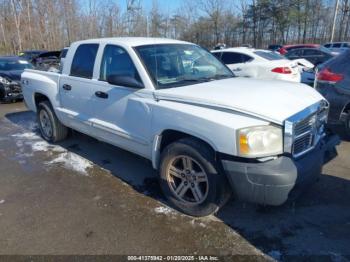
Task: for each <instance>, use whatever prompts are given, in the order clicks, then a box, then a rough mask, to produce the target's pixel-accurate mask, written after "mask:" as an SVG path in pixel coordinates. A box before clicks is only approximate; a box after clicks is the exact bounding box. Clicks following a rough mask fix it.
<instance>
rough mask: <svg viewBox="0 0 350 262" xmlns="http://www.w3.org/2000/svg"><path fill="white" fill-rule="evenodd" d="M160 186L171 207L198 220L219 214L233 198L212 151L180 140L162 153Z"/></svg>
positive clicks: (201, 145) (203, 145)
mask: <svg viewBox="0 0 350 262" xmlns="http://www.w3.org/2000/svg"><path fill="white" fill-rule="evenodd" d="M160 184H161V188H162V190H163V192H164V195H165V196H166V198H167V199H168V200H169V202H170V204H171V205H173V206H174V207H175V208H176V209H178V210H180V211H181V212H183V213H185V214H187V215H191V216H196V217H202V216H207V215H211V214H213V213H215V212H217V211H218V210H219V208H220V207H221V206H223V205H224V204H225V203H226V202H227V200H228V199H229V197H230V195H231V189H230V188H229V187H228V183H227V180H226V177H225V176H224V175H223V174H220V173H219V168H218V167H217V165H216V161H215V158H214V153H213V152H212V150H211V149H210V148H209V146H207V145H206V144H205V143H203V142H201V141H199V140H197V139H193V138H185V139H180V140H178V141H176V142H174V143H172V144H170V145H168V146H167V147H166V148H165V149H164V150H163V152H162V154H161V164H160Z"/></svg>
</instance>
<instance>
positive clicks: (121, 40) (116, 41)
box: [73, 37, 193, 47]
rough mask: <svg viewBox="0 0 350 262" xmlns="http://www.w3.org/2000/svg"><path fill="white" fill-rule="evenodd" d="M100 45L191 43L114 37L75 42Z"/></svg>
mask: <svg viewBox="0 0 350 262" xmlns="http://www.w3.org/2000/svg"><path fill="white" fill-rule="evenodd" d="M89 43H99V44H107V43H108V44H117V45H123V46H130V47H134V46H142V45H153V44H191V45H193V43H189V42H185V41H180V40H174V39H168V38H155V37H112V38H97V39H89V40H82V41H77V42H74V43H73V44H74V45H80V44H89Z"/></svg>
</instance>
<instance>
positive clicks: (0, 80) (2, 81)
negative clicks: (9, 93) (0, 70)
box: [0, 76, 11, 85]
mask: <svg viewBox="0 0 350 262" xmlns="http://www.w3.org/2000/svg"><path fill="white" fill-rule="evenodd" d="M0 83H2V84H4V85H9V84H10V83H11V82H10V81H9V80H7V79H6V78H5V77H2V76H0Z"/></svg>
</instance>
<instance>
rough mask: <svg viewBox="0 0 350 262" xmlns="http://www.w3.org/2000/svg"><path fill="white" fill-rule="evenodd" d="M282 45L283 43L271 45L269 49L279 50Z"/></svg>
mask: <svg viewBox="0 0 350 262" xmlns="http://www.w3.org/2000/svg"><path fill="white" fill-rule="evenodd" d="M281 47H282V46H281V45H269V46H268V47H267V49H268V50H271V51H278V50H279V49H280V48H281Z"/></svg>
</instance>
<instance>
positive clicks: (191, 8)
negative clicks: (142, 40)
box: [0, 0, 350, 54]
mask: <svg viewBox="0 0 350 262" xmlns="http://www.w3.org/2000/svg"><path fill="white" fill-rule="evenodd" d="M121 1H124V4H123V5H121ZM159 1H168V0H153V2H152V7H151V8H150V10H146V8H145V6H144V3H143V1H142V0H119V1H118V0H0V53H1V54H16V53H18V52H19V51H21V50H27V49H45V50H57V49H61V48H62V47H65V46H69V45H70V43H72V42H74V41H77V40H81V39H88V38H100V37H118V36H149V37H167V38H175V39H181V40H186V41H190V42H194V43H197V44H200V45H202V46H204V47H207V48H212V47H214V46H215V45H216V44H217V43H225V44H226V45H228V46H239V45H242V44H250V45H252V46H254V47H257V48H266V46H267V45H268V44H287V43H324V42H328V41H329V40H330V36H331V33H332V23H333V19H334V10H335V0H182V2H181V5H180V6H179V8H178V9H176V10H172V11H167V10H166V8H164V5H162V7H161V6H160V2H159ZM122 6H123V7H125V6H126V8H123V10H122ZM124 9H125V10H124ZM349 12H350V2H349V0H339V8H338V15H337V18H336V23H335V24H336V26H335V34H334V35H335V37H334V40H335V41H347V40H349V39H350V28H349V26H350V13H349Z"/></svg>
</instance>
